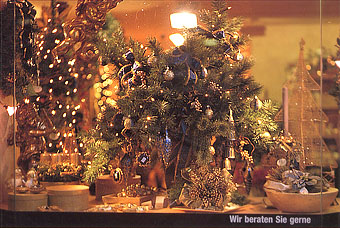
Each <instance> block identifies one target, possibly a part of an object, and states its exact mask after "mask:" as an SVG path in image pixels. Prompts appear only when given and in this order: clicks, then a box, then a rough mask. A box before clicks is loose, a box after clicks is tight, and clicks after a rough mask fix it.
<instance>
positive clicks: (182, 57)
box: [170, 48, 207, 85]
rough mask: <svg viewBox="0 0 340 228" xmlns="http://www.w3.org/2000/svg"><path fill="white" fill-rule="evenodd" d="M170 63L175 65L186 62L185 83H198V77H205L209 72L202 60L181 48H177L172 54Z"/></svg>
mask: <svg viewBox="0 0 340 228" xmlns="http://www.w3.org/2000/svg"><path fill="white" fill-rule="evenodd" d="M170 63H172V64H173V65H181V64H185V66H186V67H187V74H186V76H185V78H184V85H187V84H189V82H190V83H194V84H196V83H197V81H198V78H201V79H203V78H205V77H206V76H207V72H206V71H205V70H204V69H203V68H204V67H203V66H202V64H201V61H200V60H199V59H198V58H194V57H191V56H190V54H189V53H187V52H185V51H183V50H182V49H181V48H176V49H175V50H174V51H173V52H172V55H171V58H170Z"/></svg>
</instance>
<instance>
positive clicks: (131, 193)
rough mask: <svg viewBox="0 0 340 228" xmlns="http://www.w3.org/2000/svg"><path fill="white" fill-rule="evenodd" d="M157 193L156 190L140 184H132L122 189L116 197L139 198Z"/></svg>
mask: <svg viewBox="0 0 340 228" xmlns="http://www.w3.org/2000/svg"><path fill="white" fill-rule="evenodd" d="M156 192H157V188H155V187H148V186H145V185H140V184H132V185H129V186H127V187H126V188H124V189H122V191H121V192H120V193H118V194H117V196H118V197H139V196H148V195H153V194H155V193H156Z"/></svg>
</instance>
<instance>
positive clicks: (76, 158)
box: [70, 153, 80, 165]
mask: <svg viewBox="0 0 340 228" xmlns="http://www.w3.org/2000/svg"><path fill="white" fill-rule="evenodd" d="M70 158H71V164H74V165H79V164H80V153H71V156H70Z"/></svg>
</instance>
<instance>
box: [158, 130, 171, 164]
mask: <svg viewBox="0 0 340 228" xmlns="http://www.w3.org/2000/svg"><path fill="white" fill-rule="evenodd" d="M161 144H162V145H161V148H160V150H159V157H160V159H161V160H162V161H163V164H164V166H165V167H167V166H168V165H169V161H170V154H171V146H172V143H171V139H170V138H169V133H168V129H167V128H166V129H165V138H164V139H163V140H162V143H161Z"/></svg>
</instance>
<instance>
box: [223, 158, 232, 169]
mask: <svg viewBox="0 0 340 228" xmlns="http://www.w3.org/2000/svg"><path fill="white" fill-rule="evenodd" d="M224 168H226V169H227V170H228V171H229V170H231V162H230V160H229V158H226V159H225V160H224Z"/></svg>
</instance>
